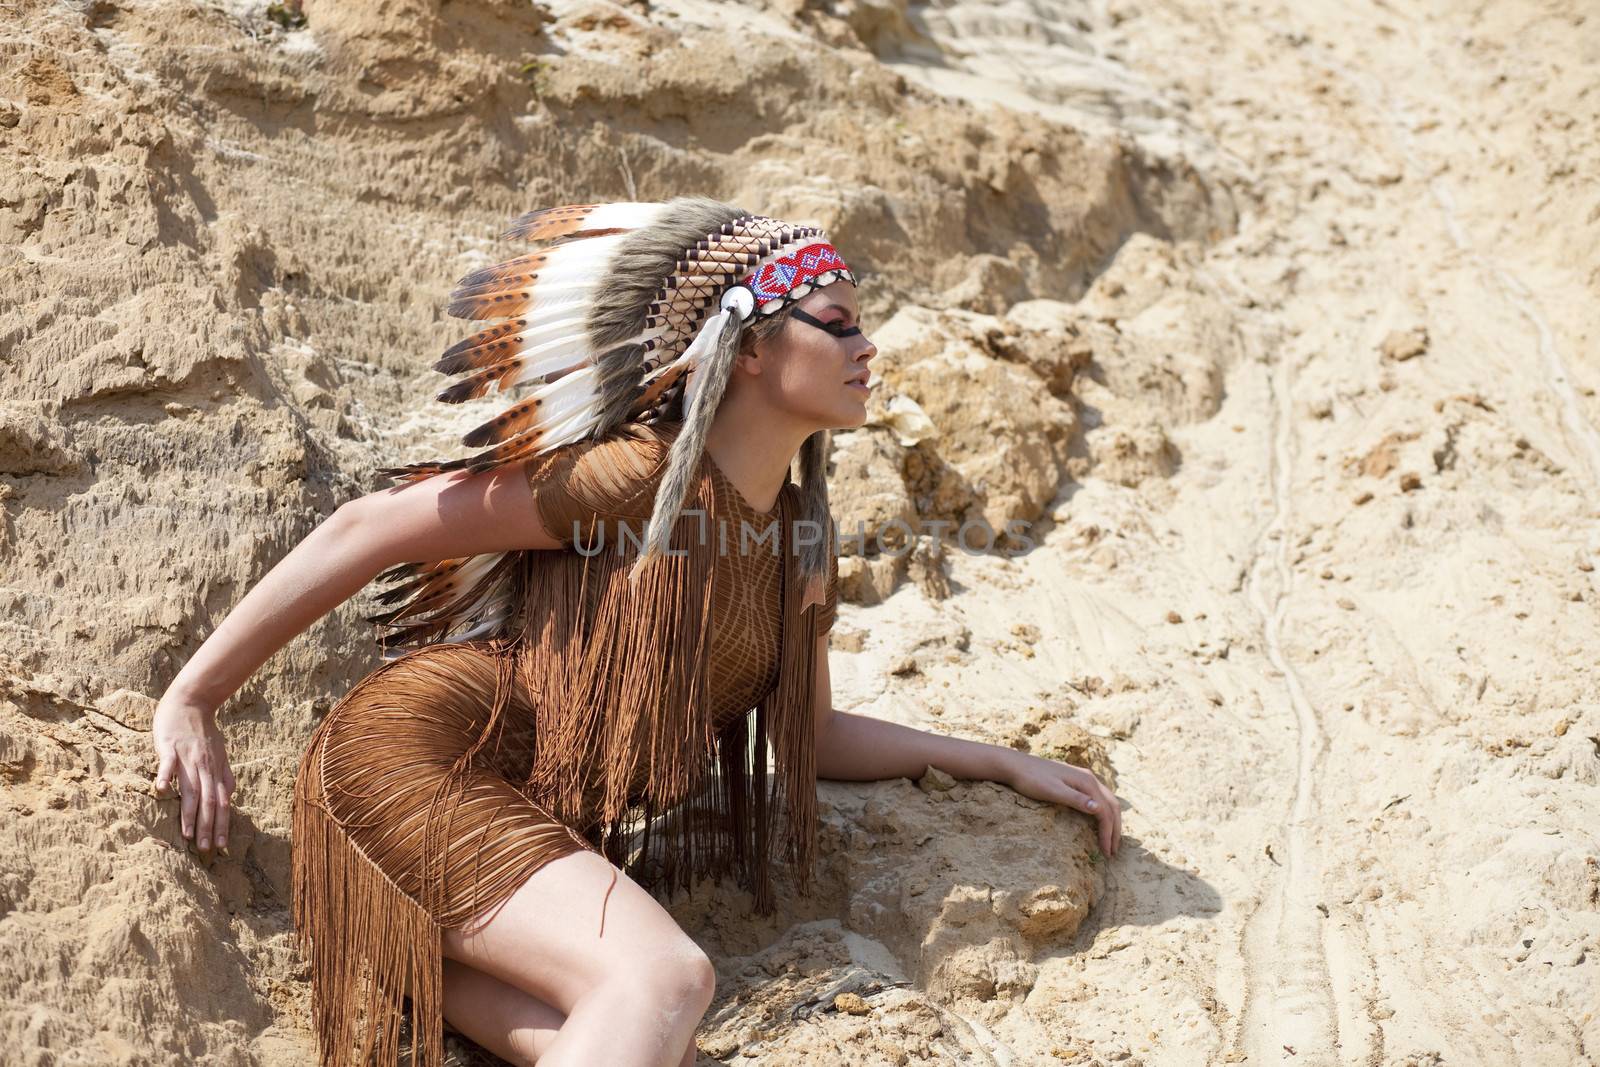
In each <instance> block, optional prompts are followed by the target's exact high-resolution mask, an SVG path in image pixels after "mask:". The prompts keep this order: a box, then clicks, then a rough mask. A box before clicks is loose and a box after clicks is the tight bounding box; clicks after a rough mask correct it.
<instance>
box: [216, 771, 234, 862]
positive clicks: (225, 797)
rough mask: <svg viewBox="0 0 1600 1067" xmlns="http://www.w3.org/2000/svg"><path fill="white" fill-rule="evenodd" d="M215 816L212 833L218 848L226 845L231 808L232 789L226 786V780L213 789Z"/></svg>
mask: <svg viewBox="0 0 1600 1067" xmlns="http://www.w3.org/2000/svg"><path fill="white" fill-rule="evenodd" d="M215 794H216V801H217V803H216V814H215V815H214V816H213V817H212V832H213V836H214V837H215V839H216V842H217V847H218V848H226V847H227V845H228V815H229V813H230V812H231V811H232V808H233V787H232V786H230V785H228V784H227V779H226V778H225V779H224V780H222V781H220V782H218V783H217V784H216V787H215Z"/></svg>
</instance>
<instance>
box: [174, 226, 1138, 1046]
mask: <svg viewBox="0 0 1600 1067" xmlns="http://www.w3.org/2000/svg"><path fill="white" fill-rule="evenodd" d="M511 232H512V234H514V235H519V236H525V237H529V238H533V239H543V240H547V241H551V242H553V243H552V244H551V245H549V246H548V247H546V248H544V249H543V250H541V251H537V252H534V253H531V254H529V255H526V256H522V257H519V258H518V259H514V260H511V261H510V262H508V263H503V264H499V265H497V266H495V267H491V268H487V269H485V270H483V271H479V272H476V273H474V274H473V275H470V276H468V278H466V279H464V280H463V283H462V285H461V287H460V288H459V289H458V290H457V291H456V293H455V298H454V301H453V303H452V304H451V313H452V314H457V315H460V316H462V317H466V318H474V319H495V318H498V319H501V320H503V321H501V322H500V323H499V324H497V325H494V326H490V327H488V328H486V329H484V330H483V331H481V332H480V333H478V334H476V335H474V336H473V337H470V338H468V339H467V340H466V341H463V342H462V343H461V344H459V345H456V346H455V347H454V348H452V349H451V350H450V351H449V352H447V353H446V355H445V357H444V359H442V360H441V361H440V362H439V364H437V369H439V370H442V371H447V372H452V373H457V374H464V375H466V377H465V378H464V380H463V381H462V382H460V383H459V384H457V385H455V386H452V387H451V388H450V389H448V390H446V391H445V392H444V393H442V394H440V398H441V399H445V400H452V401H459V400H465V399H469V398H471V397H475V396H482V395H486V394H487V393H488V392H490V391H491V388H495V389H505V388H508V387H510V386H511V385H515V384H519V383H523V382H532V383H536V384H537V388H536V389H535V390H534V392H533V393H532V394H531V395H530V396H528V397H527V398H526V399H524V400H522V401H519V402H518V403H517V404H515V405H514V406H512V407H511V408H509V409H508V410H507V411H506V412H504V413H503V414H501V415H500V416H498V417H497V418H496V419H494V420H493V421H491V422H490V423H487V424H486V425H485V426H483V427H480V428H479V429H478V430H474V431H473V432H472V433H471V434H468V435H467V437H466V438H465V441H466V443H467V444H469V445H474V446H476V445H481V444H490V445H492V446H493V447H492V448H490V449H489V450H488V451H486V452H483V453H480V454H479V455H476V456H473V457H471V458H470V459H466V460H458V461H453V462H450V463H438V464H430V463H424V464H414V465H411V466H408V467H400V468H392V469H390V470H389V471H386V472H385V473H388V474H390V475H392V476H395V477H397V478H400V479H402V480H404V481H406V482H407V484H406V485H405V486H404V487H402V488H397V489H391V490H386V491H383V492H378V493H373V494H371V495H369V496H366V497H362V498H360V499H358V500H355V501H352V502H350V503H347V504H345V505H343V506H342V507H340V508H339V509H338V511H337V512H336V513H335V514H334V515H333V516H332V517H331V518H330V519H329V520H328V521H327V522H325V523H324V524H322V526H320V527H319V528H318V529H317V530H316V531H314V532H313V533H312V534H311V536H310V537H308V538H307V539H306V541H305V542H304V543H302V544H301V545H300V546H298V547H296V549H295V550H294V551H293V552H291V553H290V554H289V556H288V557H286V558H285V559H284V561H283V562H282V563H280V564H279V565H278V566H277V567H275V568H274V569H273V570H272V571H271V572H270V573H269V574H268V575H267V576H266V577H265V578H264V579H263V580H262V581H261V583H260V584H259V585H258V586H257V587H256V588H254V589H253V590H251V592H250V594H249V595H248V596H246V597H245V598H244V600H243V601H242V602H241V603H240V605H239V607H238V608H237V609H236V610H235V611H234V612H233V613H231V614H230V615H229V616H228V618H227V619H226V620H225V621H224V622H223V624H222V625H221V626H219V627H218V629H217V631H216V633H215V634H213V635H212V637H211V638H210V639H209V640H207V641H206V643H205V644H204V646H203V647H202V648H201V649H200V650H199V652H197V653H196V655H195V657H194V659H193V660H191V661H190V662H189V663H188V664H187V665H186V666H185V667H184V669H183V671H182V672H181V673H180V674H179V676H178V677H177V678H176V679H175V680H174V682H173V684H172V687H171V688H170V689H169V691H168V692H167V694H166V695H165V696H164V698H163V699H162V702H161V704H160V706H159V708H158V709H157V712H156V718H155V725H154V735H155V744H156V750H157V754H158V756H159V757H160V767H159V769H158V771H157V774H156V782H155V786H156V790H157V794H158V795H169V794H170V793H171V791H172V790H173V788H174V787H177V788H178V789H179V792H180V794H181V799H182V805H181V814H182V818H181V822H182V828H183V833H184V836H185V837H194V838H195V839H196V844H197V846H198V847H199V848H200V849H202V850H209V849H211V848H214V847H224V846H226V844H227V833H228V808H229V804H230V802H231V796H232V793H233V789H234V780H233V775H232V773H231V772H230V771H229V769H228V762H227V756H226V754H225V753H224V751H223V745H222V740H221V734H220V732H219V731H218V729H217V727H216V725H215V722H214V715H215V710H216V708H217V707H218V706H220V704H221V703H222V702H223V701H224V700H226V699H227V697H228V696H229V695H231V694H232V693H233V691H234V690H235V689H237V687H238V686H239V685H240V684H242V682H243V681H244V680H245V679H246V678H247V677H248V676H249V675H250V674H251V673H252V672H253V671H254V670H255V669H256V668H257V667H259V666H260V664H261V663H262V662H264V661H265V660H266V659H267V658H268V657H269V656H270V655H271V654H272V653H273V652H274V651H276V650H277V649H278V648H279V647H281V646H282V645H283V644H284V643H285V642H286V641H287V640H288V639H289V638H290V637H292V636H293V635H294V634H295V633H297V632H298V631H299V630H301V629H303V628H304V627H306V626H307V625H309V624H310V623H311V622H312V621H314V620H315V619H316V618H318V617H320V616H321V615H322V614H323V613H325V612H326V611H328V610H330V609H331V608H333V607H334V606H336V605H337V604H338V603H340V602H341V601H343V600H344V599H345V598H346V597H348V596H350V595H352V594H353V593H355V592H356V591H358V590H359V589H360V588H361V587H362V586H364V585H366V584H367V583H368V582H369V581H370V580H372V579H373V578H374V577H375V576H378V577H382V578H384V579H386V580H388V581H391V582H393V583H394V587H393V588H391V589H390V590H388V591H387V592H385V593H384V594H383V595H382V599H383V600H384V601H385V602H387V603H395V602H396V601H399V600H402V599H403V600H404V603H403V604H402V605H401V606H400V607H398V608H396V609H394V610H392V611H390V612H387V613H386V614H384V615H381V616H378V617H377V621H380V622H383V623H385V624H387V625H389V626H390V627H391V631H392V632H391V634H390V635H388V636H389V637H390V638H391V639H393V640H394V641H396V642H397V643H399V644H401V645H407V646H411V651H409V652H405V653H403V654H396V655H394V656H392V657H390V658H388V661H387V662H385V663H384V664H383V665H381V666H380V667H379V668H377V669H376V670H375V671H373V672H372V673H371V674H369V675H368V676H367V677H365V678H363V679H362V680H361V681H360V682H359V683H357V684H356V685H355V686H354V687H353V688H352V689H351V690H350V691H349V692H348V693H347V694H345V696H344V697H343V698H342V699H341V700H340V701H339V702H338V703H337V704H336V705H335V706H334V707H333V708H332V709H331V710H330V712H329V713H328V715H327V717H326V718H325V719H324V720H323V722H322V723H321V725H320V726H319V727H318V729H317V730H316V732H315V733H314V734H313V736H312V739H311V743H310V745H309V746H308V749H307V752H306V754H305V757H304V759H303V761H302V763H301V766H300V771H299V774H298V776H297V779H296V782H295V794H294V827H293V848H294V860H293V866H294V890H295V893H294V896H295V899H294V916H295V925H296V927H297V929H298V931H299V933H300V935H301V937H302V944H303V945H304V946H305V947H306V948H307V952H308V956H309V959H310V962H311V981H312V993H313V1011H314V1016H315V1021H316V1027H317V1031H318V1035H317V1037H318V1042H319V1048H320V1054H321V1060H322V1063H323V1064H324V1065H325V1067H343V1065H345V1064H357V1063H366V1062H368V1061H369V1060H371V1059H373V1058H374V1057H376V1062H379V1063H390V1062H393V1060H394V1056H395V1048H396V1045H397V1041H398V1034H399V1024H400V1020H401V1017H402V1014H403V1013H404V1011H405V1002H406V999H407V998H409V1001H410V1010H411V1016H410V1018H411V1026H412V1043H413V1049H414V1057H415V1059H414V1062H416V1063H419V1064H426V1065H430V1067H437V1065H439V1064H442V1061H443V1056H442V1027H443V1023H444V1022H448V1023H449V1024H450V1025H451V1026H452V1027H454V1028H455V1029H456V1030H458V1031H460V1032H461V1033H463V1034H465V1035H467V1036H468V1037H470V1038H472V1039H473V1040H474V1041H477V1042H478V1043H479V1044H481V1045H483V1046H485V1047H486V1048H488V1049H490V1050H492V1051H493V1052H495V1053H496V1054H498V1055H500V1056H502V1057H504V1058H505V1059H507V1060H509V1061H511V1062H513V1063H533V1062H535V1061H537V1062H538V1063H539V1064H540V1065H541V1067H550V1065H554V1064H592V1063H606V1064H626V1065H639V1067H644V1065H652V1067H674V1065H677V1064H680V1063H682V1064H690V1063H693V1062H694V1057H695V1047H694V1041H693V1037H694V1032H695V1028H696V1025H697V1024H698V1023H699V1021H700V1019H701V1017H702V1015H703V1014H704V1012H705V1010H706V1008H707V1007H708V1006H709V1004H710V1002H711V998H712V991H713V970H712V966H711V963H710V961H709V960H708V959H707V958H706V955H705V953H704V952H702V951H701V950H700V949H699V948H698V947H697V946H696V945H695V943H694V942H693V941H692V940H691V939H690V938H689V937H688V936H687V935H686V934H685V933H684V932H683V931H682V930H681V929H680V928H679V927H678V925H677V924H676V923H675V922H674V921H673V919H672V917H671V915H670V914H668V912H667V911H666V910H665V909H664V908H663V907H662V905H661V904H660V903H658V901H657V899H656V896H654V895H652V894H656V895H659V894H660V893H661V892H663V891H665V892H667V893H669V894H670V893H671V892H672V891H673V890H674V889H676V888H679V887H683V886H687V885H689V884H691V883H692V882H694V881H695V880H696V879H698V878H701V877H707V876H711V877H720V876H723V875H730V874H731V875H734V876H736V877H737V878H738V880H739V882H740V883H741V884H742V885H744V886H745V887H747V888H748V889H749V890H750V891H751V893H752V904H753V908H754V909H755V910H756V911H757V912H758V913H768V912H770V911H771V910H772V909H773V907H774V890H773V883H772V879H771V877H770V870H771V867H772V866H773V864H774V863H775V862H776V861H777V860H778V859H780V858H782V859H785V860H787V862H788V864H789V865H790V867H791V868H792V877H793V879H794V880H795V882H796V884H797V885H798V887H799V889H800V890H802V891H804V890H806V889H807V888H808V887H809V880H810V877H811V865H812V860H813V857H814V853H815V833H814V831H815V818H816V815H815V799H816V793H815V780H816V779H817V778H818V777H823V778H836V779H852V780H870V779H881V778H892V777H902V776H905V777H916V776H920V775H921V774H922V773H924V771H925V770H926V769H927V767H928V766H929V765H935V766H938V767H940V768H942V769H944V770H945V771H947V772H949V773H950V774H953V775H955V776H957V777H960V778H968V779H990V780H994V781H999V782H1004V783H1007V784H1009V785H1010V786H1011V787H1012V788H1014V789H1016V790H1017V791H1018V792H1020V793H1022V794H1024V795H1026V796H1029V797H1033V798H1035V799H1039V800H1046V801H1052V802H1056V803H1060V804H1064V805H1067V806H1070V807H1073V808H1076V809H1078V810H1081V811H1085V812H1087V813H1089V814H1091V815H1092V816H1094V817H1095V818H1096V819H1097V821H1098V828H1099V838H1100V847H1101V849H1102V850H1103V851H1104V852H1106V853H1107V854H1111V853H1114V852H1115V851H1116V848H1117V845H1118V843H1119V841H1120V837H1121V824H1120V815H1119V813H1118V811H1117V804H1116V801H1115V798H1114V797H1112V795H1111V794H1110V792H1109V791H1108V790H1107V789H1106V788H1105V786H1104V785H1102V784H1101V783H1100V782H1099V781H1098V780H1097V779H1096V778H1095V777H1094V775H1093V774H1091V773H1090V772H1088V771H1086V770H1084V769H1081V768H1077V767H1072V766H1068V765H1066V764H1062V763H1056V762H1052V761H1050V760H1046V759H1041V758H1039V757H1036V756H1031V755H1027V754H1024V753H1021V752H1017V751H1014V750H1012V749H1009V748H1002V747H998V746H993V745H987V744H981V743H978V742H973V741H965V740H960V739H955V738H948V737H941V736H938V735H935V734H930V733H926V732H923V731H919V730H915V729H911V728H908V727H905V726H900V725H897V724H893V723H887V722H880V721H878V720H875V719H871V718H866V717H860V716H855V715H851V714H848V713H845V712H839V711H835V710H834V709H833V707H832V705H831V694H830V687H829V676H828V660H827V646H828V636H827V635H828V630H829V628H830V627H831V625H832V622H833V614H834V605H835V598H836V592H835V583H836V577H837V556H836V539H835V537H834V531H833V528H832V525H831V522H830V520H829V516H828V507H827V487H826V481H825V478H824V471H825V463H826V449H827V435H828V431H829V430H831V429H835V428H851V427H856V426H860V425H861V424H862V423H863V422H864V421H865V416H866V401H867V396H868V385H867V376H868V364H869V362H870V361H871V359H872V357H873V356H874V355H875V354H876V351H877V350H876V349H875V348H874V347H873V345H872V343H871V342H870V341H869V340H867V338H866V337H865V336H864V335H863V334H862V332H861V329H860V326H859V321H858V320H859V315H858V308H857V304H856V296H855V278H854V276H853V275H852V274H851V273H850V271H849V269H848V267H846V266H845V264H844V261H843V260H842V259H841V258H840V257H839V254H838V251H837V250H836V249H834V248H833V246H832V245H831V244H830V243H828V240H827V238H826V236H825V235H823V234H822V233H821V231H819V230H816V229H814V228H808V227H799V226H792V225H789V224H787V223H783V222H781V221H779V220H775V219H770V218H765V217H763V216H755V215H751V214H749V213H748V212H745V211H740V210H738V209H736V208H733V207H730V206H728V205H725V204H721V203H718V202H716V201H711V200H705V199H699V198H682V199H678V200H673V201H670V202H668V203H665V204H607V205H581V206H574V207H567V208H556V209H551V210H548V211H542V212H534V213H532V214H530V215H528V216H525V217H524V218H523V219H521V220H519V221H518V224H517V225H516V226H515V227H514V229H513V230H512V231H511ZM797 460H798V466H799V468H800V482H799V484H798V485H797V484H796V483H795V482H793V481H791V480H790V477H789V475H790V471H791V468H792V467H793V466H794V465H795V464H796V461H797ZM380 572H381V573H380ZM769 750H770V754H771V757H772V761H771V762H772V766H771V768H770V769H769V767H768V754H769ZM619 868H625V873H624V871H623V870H619Z"/></svg>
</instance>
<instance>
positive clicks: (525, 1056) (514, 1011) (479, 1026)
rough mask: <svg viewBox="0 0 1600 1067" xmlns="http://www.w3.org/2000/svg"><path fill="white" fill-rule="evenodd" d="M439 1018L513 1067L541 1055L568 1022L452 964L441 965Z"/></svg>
mask: <svg viewBox="0 0 1600 1067" xmlns="http://www.w3.org/2000/svg"><path fill="white" fill-rule="evenodd" d="M444 1019H445V1022H447V1023H449V1024H450V1025H451V1026H453V1027H454V1028H455V1029H456V1030H457V1031H459V1032H460V1033H462V1034H465V1035H466V1036H467V1037H470V1038H471V1039H472V1040H473V1041H476V1042H477V1043H478V1044H480V1045H482V1046H483V1047H484V1048H486V1049H488V1050H489V1051H490V1052H492V1053H494V1054H495V1055H496V1056H499V1057H500V1058H501V1059H503V1060H505V1061H506V1062H507V1063H512V1064H517V1065H518V1067H522V1065H524V1064H531V1063H534V1062H535V1061H537V1060H538V1059H539V1058H540V1057H541V1056H543V1055H544V1054H545V1052H546V1051H547V1050H548V1049H549V1048H550V1042H552V1041H554V1040H555V1036H556V1031H558V1030H560V1029H561V1024H562V1023H564V1022H566V1021H567V1017H566V1016H565V1015H563V1014H561V1013H560V1012H559V1011H556V1009H554V1008H552V1007H551V1006H550V1005H548V1004H546V1003H545V1002H544V1001H542V1000H539V999H537V998H535V997H531V996H529V995H528V994H526V993H524V992H523V991H522V990H520V989H518V988H516V987H515V986H509V985H506V983H504V982H502V981H500V979H498V978H494V977H492V976H490V975H487V974H484V973H483V972H482V971H480V970H477V969H475V968H472V967H468V966H467V965H466V964H464V963H459V962H457V961H456V960H445V961H444Z"/></svg>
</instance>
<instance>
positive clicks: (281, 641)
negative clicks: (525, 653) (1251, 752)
mask: <svg viewBox="0 0 1600 1067" xmlns="http://www.w3.org/2000/svg"><path fill="white" fill-rule="evenodd" d="M557 547H560V542H558V541H557V540H556V539H555V538H553V537H551V536H550V535H549V533H548V532H546V530H545V529H544V526H543V524H542V523H541V522H540V520H539V514H538V509H537V508H536V507H535V505H534V502H533V494H532V492H531V491H530V489H529V487H528V482H527V478H526V476H525V471H524V468H523V466H522V465H521V464H514V465H512V466H509V467H503V468H501V469H499V470H495V471H489V472H486V473H484V474H479V475H467V474H460V473H456V474H450V475H441V476H439V477H435V478H429V479H427V480H426V481H422V482H416V483H414V484H412V485H408V486H403V487H400V488H396V489H385V490H381V491H379V492H376V493H371V494H368V495H367V496H364V497H361V498H359V499H356V500H353V501H350V502H348V503H346V504H344V505H342V506H340V507H339V509H338V510H337V511H335V512H334V514H333V515H331V516H330V517H329V518H327V519H326V520H324V521H323V522H322V524H321V525H319V526H318V527H317V528H316V529H314V530H312V531H311V533H310V534H309V535H307V536H306V538H305V539H304V540H303V541H301V542H300V543H299V544H298V545H296V546H295V547H294V548H293V549H292V550H291V551H290V552H289V554H288V555H286V556H284V558H283V559H282V560H281V561H280V562H279V563H278V564H277V566H275V567H273V568H272V569H271V570H270V571H268V572H267V573H266V575H265V576H263V577H262V579H261V580H260V581H259V582H257V583H256V585H255V586H254V587H252V588H251V589H250V591H249V592H248V593H247V594H246V595H245V597H244V599H242V600H240V601H239V603H238V605H237V606H235V607H234V609H233V610H232V611H231V612H229V613H228V615H227V617H226V618H224V619H223V620H222V623H221V625H219V626H218V627H217V629H216V631H215V632H213V633H212V634H211V636H210V637H208V638H206V640H205V642H204V643H202V644H201V646H200V648H199V650H197V651H196V652H195V654H194V656H193V657H191V658H190V660H189V661H188V662H187V663H185V664H184V666H183V669H182V670H180V671H179V672H178V675H177V677H175V678H174V679H173V680H172V683H171V685H169V686H168V688H167V692H166V693H165V695H163V696H162V698H161V701H160V703H159V704H158V706H157V708H156V714H155V722H154V724H153V727H152V732H153V734H154V737H155V747H156V755H157V757H158V758H159V760H160V766H159V768H158V770H157V771H156V779H155V791H156V795H157V796H163V797H164V796H170V795H171V792H170V791H171V788H172V785H173V783H174V782H175V781H176V782H177V783H178V784H179V788H180V792H181V795H182V799H183V804H182V807H181V819H180V824H181V826H182V831H183V836H184V837H185V838H192V837H194V836H195V832H196V829H197V828H198V831H199V836H198V838H197V844H198V845H199V847H200V848H201V849H202V850H208V849H209V848H210V846H211V841H212V838H213V834H214V835H215V841H216V844H217V846H218V847H219V848H220V847H224V846H226V844H227V830H228V809H229V805H230V804H231V798H232V794H233V789H234V779H233V774H232V771H231V770H230V769H229V767H228V760H227V754H226V752H225V750H224V748H223V745H222V735H221V733H220V732H219V731H218V730H217V727H216V723H215V718H216V711H217V709H218V708H220V707H221V706H222V705H223V704H224V703H226V702H227V700H228V698H229V697H230V696H232V695H233V694H234V692H236V691H237V690H238V688H239V687H240V686H241V685H243V684H244V683H245V681H246V680H247V679H248V678H249V677H250V676H251V675H252V674H254V673H255V672H256V670H257V669H258V668H260V666H261V665H262V664H263V663H265V662H266V661H267V660H268V659H270V658H271V657H272V656H273V654H274V653H276V652H277V651H278V650H279V649H280V648H282V647H283V646H284V645H286V644H288V642H289V641H290V639H291V638H293V637H294V636H295V635H296V634H298V633H300V632H301V631H302V630H304V629H306V628H307V627H309V626H310V625H311V624H312V623H314V622H316V621H317V620H318V619H320V618H321V617H322V616H323V615H326V614H327V613H328V612H330V611H332V610H333V609H334V608H336V607H338V606H339V605H340V604H342V603H343V602H344V601H345V600H347V599H348V598H349V597H351V596H353V595H354V594H355V593H356V592H358V591H359V590H360V589H361V588H362V587H363V586H365V585H366V584H367V583H368V582H370V581H372V579H373V578H374V577H376V576H377V575H378V574H379V573H380V572H381V571H383V570H385V569H386V568H388V567H391V566H394V565H395V564H398V563H410V562H421V561H424V560H434V559H448V558H452V557H456V556H469V555H478V554H479V553H484V552H500V551H513V550H517V549H525V548H557ZM197 823H198V827H197V826H196V824H197Z"/></svg>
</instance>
